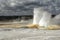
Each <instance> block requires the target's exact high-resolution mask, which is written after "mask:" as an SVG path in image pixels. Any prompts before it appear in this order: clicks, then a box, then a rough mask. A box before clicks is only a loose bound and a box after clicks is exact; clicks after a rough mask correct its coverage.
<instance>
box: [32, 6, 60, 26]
mask: <svg viewBox="0 0 60 40" xmlns="http://www.w3.org/2000/svg"><path fill="white" fill-rule="evenodd" d="M51 16H52V13H49V12H48V11H46V10H44V9H43V7H39V8H34V15H33V24H38V25H39V26H44V27H48V26H49V25H56V24H58V22H59V21H60V20H59V19H60V18H59V19H57V18H58V17H57V18H56V17H54V18H52V17H51ZM59 16H60V15H59ZM57 20H59V21H57ZM55 21H56V22H55Z"/></svg>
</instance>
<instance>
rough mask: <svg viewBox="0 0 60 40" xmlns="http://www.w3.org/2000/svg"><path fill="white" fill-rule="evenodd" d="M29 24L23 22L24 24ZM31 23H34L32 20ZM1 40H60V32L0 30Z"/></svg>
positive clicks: (23, 29) (22, 29)
mask: <svg viewBox="0 0 60 40" xmlns="http://www.w3.org/2000/svg"><path fill="white" fill-rule="evenodd" d="M27 22H28V21H24V22H23V21H22V23H27ZM30 22H32V21H31V20H30V21H29V22H28V23H30ZM15 23H16V22H15ZM0 40H60V30H41V29H34V28H0Z"/></svg>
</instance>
